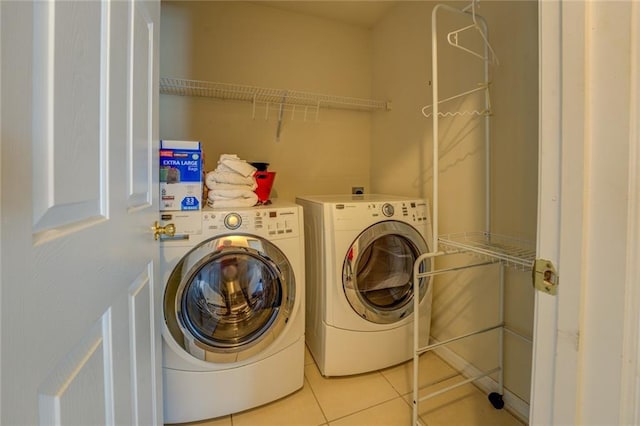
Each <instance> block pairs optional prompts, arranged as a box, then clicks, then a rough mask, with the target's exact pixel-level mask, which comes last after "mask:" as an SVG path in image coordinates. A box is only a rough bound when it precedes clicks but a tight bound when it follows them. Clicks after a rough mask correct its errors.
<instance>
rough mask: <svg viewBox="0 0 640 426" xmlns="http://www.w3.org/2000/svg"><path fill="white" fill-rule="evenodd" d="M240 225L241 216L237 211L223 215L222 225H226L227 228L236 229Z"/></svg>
mask: <svg viewBox="0 0 640 426" xmlns="http://www.w3.org/2000/svg"><path fill="white" fill-rule="evenodd" d="M240 225H242V218H241V217H240V215H239V214H238V213H229V214H228V215H226V216H225V217H224V226H226V227H227V229H231V230H234V229H238V228H240Z"/></svg>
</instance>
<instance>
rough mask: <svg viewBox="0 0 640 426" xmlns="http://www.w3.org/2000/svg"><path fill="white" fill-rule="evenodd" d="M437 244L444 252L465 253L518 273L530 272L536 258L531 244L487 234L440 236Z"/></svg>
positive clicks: (464, 233) (467, 233)
mask: <svg viewBox="0 0 640 426" xmlns="http://www.w3.org/2000/svg"><path fill="white" fill-rule="evenodd" d="M438 242H439V244H440V248H441V249H442V251H444V252H465V253H469V254H471V255H475V256H478V257H481V258H484V259H486V260H488V261H495V262H500V263H502V264H503V265H505V266H508V267H510V268H512V269H515V270H520V271H531V270H532V269H533V264H534V262H535V258H536V248H535V244H533V243H532V242H530V241H526V240H524V239H518V238H514V237H509V236H505V235H498V234H492V233H488V232H461V233H456V234H447V235H441V236H440V237H439V239H438Z"/></svg>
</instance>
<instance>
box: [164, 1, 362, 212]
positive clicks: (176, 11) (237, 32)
mask: <svg viewBox="0 0 640 426" xmlns="http://www.w3.org/2000/svg"><path fill="white" fill-rule="evenodd" d="M160 38H161V41H160V74H161V76H163V77H178V78H187V79H195V80H206V81H215V82H223V83H232V84H242V85H250V86H259V87H265V88H274V89H291V90H300V91H307V92H314V93H320V94H329V95H336V96H349V97H359V98H368V97H370V95H371V38H370V32H369V31H368V30H366V29H363V28H359V27H355V26H351V25H347V24H342V23H338V22H335V21H330V20H326V19H321V18H314V17H310V16H306V15H300V14H297V13H293V12H288V11H283V10H279V9H274V8H270V7H265V6H262V5H259V4H255V3H250V2H225V1H221V2H217V1H215V2H214V1H212V2H198V1H196V2H182V1H180V2H162V21H161V35H160ZM293 114H294V116H293V118H292V112H291V111H290V112H287V113H285V117H284V121H283V126H282V131H281V136H280V140H279V141H278V142H276V140H275V139H276V127H277V108H275V107H274V106H272V107H271V108H270V110H269V113H268V115H267V114H266V110H265V108H264V107H259V108H258V110H257V112H256V118H255V119H252V106H251V103H242V102H235V101H221V100H215V99H211V98H189V97H179V96H172V95H161V96H160V136H161V138H164V139H183V138H184V139H196V140H200V141H202V144H203V147H204V150H205V168H206V169H207V170H212V169H214V168H215V167H216V162H217V160H218V158H219V156H220V155H221V154H225V153H227V154H232V153H233V154H237V155H239V156H240V157H241V158H243V159H246V160H248V161H264V162H268V163H270V167H269V169H270V170H272V171H275V172H276V173H277V175H276V180H275V185H274V188H273V192H272V196H274V197H278V198H280V199H285V200H288V201H293V200H294V198H295V196H296V195H303V194H323V193H324V194H327V193H350V192H351V187H352V186H364V187H366V188H368V187H369V152H370V148H369V146H370V141H371V134H370V131H371V114H372V113H368V112H357V111H346V110H329V109H321V110H320V115H319V120H318V121H316V120H315V115H314V114H311V113H309V115H308V119H307V121H304V112H303V111H302V110H300V109H299V110H297V111H296V112H295V113H293ZM265 117H267V118H268V119H265Z"/></svg>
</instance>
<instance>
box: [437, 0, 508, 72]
mask: <svg viewBox="0 0 640 426" xmlns="http://www.w3.org/2000/svg"><path fill="white" fill-rule="evenodd" d="M477 1H479V0H472V1H471V4H470V5H469V6H467V7H466V8H464V9H463V10H464V11H465V12H466V11H467V10H468V9H469V8H470V9H471V19H472V20H473V24H471V25H467V26H466V27H464V28H460V29H459V30H456V31H451V32H450V33H449V34H447V41H448V42H449V44H450V45H451V46H454V47H457V48H458V49H461V50H464V51H465V52H467V53H470V54H472V55H473V56H476V57H478V58H480V59H482V60H483V61H488V62H489V63H491V64H492V65H496V66H497V65H499V61H498V56H497V55H496V52H495V51H494V50H493V48H492V47H491V43H489V40H488V39H487V36H486V34H485V31H484V30H483V29H482V27H481V26H480V25H478V21H477V20H476V8H475V4H476V2H477ZM472 29H475V30H477V32H479V33H480V37H482V40H483V42H484V44H485V46H486V47H487V48H488V49H489V53H490V54H489V56H488V57H486V56H485V55H484V53H483V54H480V53H477V52H474V51H473V50H471V49H469V48H467V47H464V46H461V45H460V44H459V40H458V35H459V34H460V33H463V32H465V31H468V30H472Z"/></svg>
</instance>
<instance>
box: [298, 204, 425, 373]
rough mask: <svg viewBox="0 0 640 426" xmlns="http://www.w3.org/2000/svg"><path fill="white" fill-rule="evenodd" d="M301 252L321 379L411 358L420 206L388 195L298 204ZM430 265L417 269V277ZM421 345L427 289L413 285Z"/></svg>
mask: <svg viewBox="0 0 640 426" xmlns="http://www.w3.org/2000/svg"><path fill="white" fill-rule="evenodd" d="M296 202H297V203H298V204H300V205H302V206H303V211H304V227H305V253H306V273H305V277H306V283H307V284H306V286H307V289H306V292H307V299H306V332H305V335H306V340H307V346H308V347H309V351H310V352H311V354H312V355H313V357H314V359H315V361H316V363H317V364H318V368H319V369H320V372H321V373H322V374H323V375H324V376H342V375H349V374H358V373H363V372H367V371H373V370H378V369H381V368H386V367H389V366H392V365H396V364H399V363H401V362H404V361H407V360H409V359H410V358H411V357H412V356H413V300H414V297H416V295H415V294H414V291H413V265H414V262H415V260H416V259H417V258H418V256H420V255H421V254H422V253H426V252H428V251H429V246H428V242H429V241H431V235H432V230H431V221H430V213H429V205H428V203H427V202H426V201H425V200H419V199H411V198H405V197H398V196H391V195H377V194H368V195H316V196H301V197H297V199H296ZM429 268H430V264H426V265H424V271H426V270H427V269H429ZM419 288H420V291H419V293H420V294H419V295H417V297H419V298H420V305H419V306H420V316H421V318H420V328H419V330H420V333H421V334H420V335H421V341H420V344H421V345H425V344H426V343H427V342H428V336H429V328H430V317H431V299H432V290H431V285H430V281H429V279H428V278H423V279H422V281H421V282H420V286H419Z"/></svg>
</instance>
